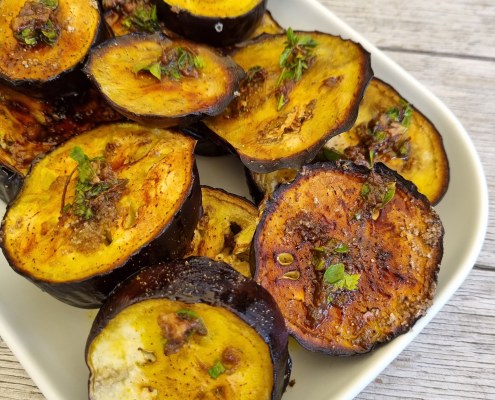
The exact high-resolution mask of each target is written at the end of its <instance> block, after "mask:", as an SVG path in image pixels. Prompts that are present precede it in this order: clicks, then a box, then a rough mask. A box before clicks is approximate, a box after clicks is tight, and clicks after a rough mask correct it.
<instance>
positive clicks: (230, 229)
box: [185, 186, 258, 278]
mask: <svg viewBox="0 0 495 400" xmlns="http://www.w3.org/2000/svg"><path fill="white" fill-rule="evenodd" d="M201 194H202V204H203V216H202V217H201V219H200V221H199V223H198V226H197V227H196V229H195V231H194V238H193V240H192V242H191V247H190V250H189V251H188V252H187V254H186V256H185V257H188V256H203V257H209V258H211V259H214V260H216V261H223V262H226V263H227V264H229V265H231V266H232V267H233V268H234V269H236V270H237V271H239V272H240V273H241V274H243V275H244V276H247V277H248V278H250V277H251V270H250V266H249V250H250V247H251V241H252V239H253V234H254V231H255V229H256V224H257V223H258V209H257V208H256V206H255V205H254V204H253V203H251V202H250V201H248V200H246V199H245V198H243V197H239V196H237V195H234V194H232V193H228V192H226V191H224V190H222V189H215V188H211V187H208V186H203V187H202V188H201Z"/></svg>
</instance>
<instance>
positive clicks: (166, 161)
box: [1, 123, 201, 308]
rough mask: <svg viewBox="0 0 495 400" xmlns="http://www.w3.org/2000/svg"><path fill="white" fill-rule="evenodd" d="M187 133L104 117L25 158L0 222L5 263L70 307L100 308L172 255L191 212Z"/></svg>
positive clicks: (189, 227) (188, 233) (194, 210)
mask: <svg viewBox="0 0 495 400" xmlns="http://www.w3.org/2000/svg"><path fill="white" fill-rule="evenodd" d="M194 145H195V141H194V140H192V139H190V138H188V137H186V136H184V135H181V134H179V133H177V132H172V131H170V130H166V129H158V128H146V127H142V126H139V125H137V124H134V123H117V124H109V125H103V126H101V127H99V128H96V129H94V130H91V131H88V132H85V133H82V134H80V135H78V136H75V137H73V138H71V139H70V140H68V141H67V142H65V143H63V144H61V145H60V146H58V147H56V148H55V149H54V150H53V151H51V152H50V153H48V154H47V155H45V157H43V158H42V159H40V160H39V161H37V162H36V163H34V164H33V165H32V168H31V170H30V172H29V173H28V175H27V176H26V178H25V180H24V183H23V185H22V187H21V190H20V191H19V193H18V194H17V196H16V197H15V199H14V200H13V201H12V202H11V203H10V204H9V205H8V207H7V211H6V213H5V215H4V218H3V221H2V228H1V243H2V250H3V253H4V255H5V257H6V259H7V261H8V263H9V264H10V266H11V267H12V268H13V269H14V271H16V272H17V273H19V274H20V275H22V276H24V277H25V278H27V279H28V280H30V281H31V282H33V283H34V284H35V285H37V286H38V287H40V288H41V289H43V290H44V291H46V292H47V293H49V294H51V295H52V296H54V297H56V298H58V299H59V300H61V301H63V302H65V303H68V304H70V305H73V306H77V307H82V308H95V307H99V306H100V305H101V304H102V302H103V301H104V300H105V298H106V296H107V295H108V293H110V291H111V290H112V289H113V288H114V287H115V285H116V284H117V283H118V282H120V281H121V280H123V279H124V278H126V277H128V276H129V275H131V274H133V273H135V272H136V271H137V270H139V269H140V268H142V267H143V266H145V265H148V264H150V263H156V262H159V261H162V260H166V259H168V258H175V257H181V256H182V255H183V254H184V252H185V251H186V249H187V246H188V245H189V242H190V241H191V239H192V237H193V233H194V228H195V227H196V225H197V223H198V220H199V217H200V213H201V189H200V185H199V177H198V171H197V168H196V163H195V158H194Z"/></svg>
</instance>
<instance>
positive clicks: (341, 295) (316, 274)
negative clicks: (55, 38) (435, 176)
mask: <svg viewBox="0 0 495 400" xmlns="http://www.w3.org/2000/svg"><path fill="white" fill-rule="evenodd" d="M443 235H444V230H443V226H442V223H441V221H440V219H439V216H438V215H437V213H436V212H435V210H434V209H433V208H432V207H431V205H430V203H429V201H428V199H427V198H426V197H425V196H423V195H422V194H420V193H419V192H418V191H417V190H416V188H415V186H414V185H413V184H411V183H410V182H409V181H406V180H404V179H403V178H402V177H400V175H398V174H397V173H395V172H394V171H392V170H390V169H389V168H387V167H386V166H385V165H384V164H376V165H375V167H374V169H373V171H371V170H369V169H368V168H366V167H362V166H357V165H355V164H351V163H340V162H339V163H323V164H312V165H310V166H307V167H303V169H302V171H301V173H300V174H299V175H298V176H297V177H296V179H295V180H294V181H293V182H292V183H291V184H288V185H282V186H280V187H279V188H278V189H277V190H276V191H275V193H274V194H273V197H272V199H271V200H269V201H268V202H267V203H266V207H265V209H264V212H263V214H262V216H261V221H260V223H259V225H258V227H257V230H256V233H255V236H254V239H253V250H252V252H251V255H252V262H253V266H254V267H255V274H254V277H255V280H256V281H257V282H258V283H260V284H261V285H262V286H263V287H265V288H266V289H267V290H268V291H269V292H270V293H271V294H272V295H273V297H274V298H275V300H276V301H277V303H278V305H279V307H280V309H281V311H282V314H283V315H284V318H285V320H286V323H287V327H288V329H289V333H290V334H291V335H293V336H294V338H295V339H296V340H297V341H298V342H299V343H300V344H301V345H302V346H304V347H305V348H307V349H309V350H312V351H321V352H324V353H326V354H331V355H350V354H355V353H364V352H368V351H370V350H371V349H372V348H373V347H374V346H375V345H377V344H378V343H383V342H387V341H389V340H391V339H392V338H394V337H395V336H397V335H399V334H401V333H404V332H406V331H408V330H409V329H410V328H411V327H412V326H413V325H414V323H415V322H416V320H417V319H418V318H420V317H421V316H422V315H423V314H424V313H425V312H426V310H427V308H428V307H429V305H430V304H431V301H432V298H433V294H434V291H435V288H436V282H437V273H438V269H439V265H440V262H441V259H442V255H443Z"/></svg>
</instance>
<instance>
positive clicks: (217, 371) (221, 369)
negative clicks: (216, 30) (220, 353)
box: [208, 361, 226, 379]
mask: <svg viewBox="0 0 495 400" xmlns="http://www.w3.org/2000/svg"><path fill="white" fill-rule="evenodd" d="M225 371H226V369H225V366H224V365H223V364H222V362H221V361H216V362H215V364H213V366H212V367H211V368H209V369H208V374H209V375H210V376H211V377H212V378H213V379H217V378H218V377H219V376H220V375H222V374H223V373H225Z"/></svg>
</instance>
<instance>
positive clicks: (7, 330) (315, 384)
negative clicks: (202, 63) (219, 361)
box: [0, 0, 488, 400]
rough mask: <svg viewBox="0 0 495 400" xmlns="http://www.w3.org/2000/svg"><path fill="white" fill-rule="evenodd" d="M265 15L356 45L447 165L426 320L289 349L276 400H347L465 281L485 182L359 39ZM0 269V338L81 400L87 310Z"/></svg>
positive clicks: (301, 19) (207, 165)
mask: <svg viewBox="0 0 495 400" xmlns="http://www.w3.org/2000/svg"><path fill="white" fill-rule="evenodd" d="M269 8H270V10H271V11H272V14H273V16H274V17H275V18H276V19H277V20H278V21H279V22H280V23H281V24H282V25H283V26H284V27H289V26H291V27H293V28H295V29H306V30H315V29H316V30H320V31H324V32H329V33H332V34H338V35H341V36H343V37H344V38H351V39H353V40H355V41H358V42H360V43H362V44H363V45H364V46H365V47H366V48H367V49H368V50H369V51H370V52H371V53H372V62H373V69H374V71H375V75H376V76H377V77H379V78H381V79H383V80H385V81H386V82H388V83H390V84H392V85H393V86H394V87H395V88H396V89H397V90H399V92H401V94H402V95H403V96H404V97H406V98H407V99H408V100H409V101H411V102H412V103H413V104H414V105H415V106H417V107H418V108H419V109H420V110H422V111H423V112H424V113H425V114H426V115H427V116H428V117H429V118H430V119H431V120H432V121H433V122H434V123H435V125H436V126H437V128H438V129H439V130H440V132H441V133H442V135H443V138H444V142H445V147H446V150H447V154H448V157H449V160H450V165H451V181H450V187H449V190H448V193H447V194H446V196H445V197H444V199H443V200H442V201H441V203H440V204H439V205H438V207H437V209H438V211H439V214H440V217H441V218H442V221H443V223H444V226H445V232H446V233H445V253H444V258H443V262H442V266H441V271H440V275H439V282H438V290H437V293H436V297H435V300H434V303H433V306H432V307H431V309H430V310H429V312H428V314H427V315H426V316H425V317H423V318H422V319H420V320H419V321H418V322H417V323H416V325H415V326H414V328H413V329H412V330H411V331H410V332H409V333H407V334H405V335H402V336H400V337H398V338H396V339H394V340H393V341H392V342H391V343H389V344H387V345H385V346H383V347H381V348H379V349H378V350H376V351H374V352H372V353H370V354H367V355H364V356H356V357H349V358H331V357H327V356H323V355H321V354H314V353H310V352H308V351H305V350H303V349H302V348H300V347H298V346H297V345H296V344H291V347H290V350H291V355H292V358H293V374H292V377H293V378H294V379H295V380H296V384H295V386H294V387H292V388H288V390H287V392H286V394H285V395H284V400H296V399H297V400H300V399H302V398H307V399H312V400H330V399H345V398H352V397H353V396H355V395H357V394H358V393H359V392H360V391H361V390H362V389H363V388H364V387H365V386H366V385H367V384H368V383H369V382H370V381H371V380H372V379H374V378H375V377H376V376H377V375H378V374H379V373H380V372H381V371H382V370H383V369H384V368H385V367H386V366H387V365H388V364H389V363H390V362H391V361H392V360H393V359H394V358H395V357H396V356H397V355H398V354H399V353H400V352H401V351H402V350H403V349H404V348H405V347H406V346H407V345H408V344H409V343H410V342H411V341H412V340H413V338H414V337H415V336H416V335H417V334H418V333H419V332H420V331H421V330H422V329H423V327H424V326H425V325H426V324H427V323H428V322H429V321H430V320H431V319H432V318H433V316H434V315H435V314H436V313H437V312H438V311H439V310H440V308H441V307H442V306H443V305H444V304H445V303H446V301H447V300H448V299H449V298H450V296H451V295H452V294H453V293H454V292H455V291H456V290H457V288H458V287H459V286H460V284H461V283H462V282H463V280H464V279H465V277H466V276H467V275H468V273H469V271H470V270H471V267H472V266H473V265H474V263H475V261H476V258H477V256H478V253H479V251H480V249H481V245H482V242H483V240H484V235H485V231H486V223H487V220H488V218H487V215H488V195H487V189H486V181H485V178H484V174H483V170H482V167H481V164H480V161H479V158H478V156H477V154H476V151H475V149H474V147H473V145H472V143H471V141H470V139H469V136H468V134H467V133H466V131H465V130H464V129H463V127H462V126H461V125H460V123H459V122H458V121H457V119H456V118H455V117H454V116H453V115H452V113H451V112H450V111H449V110H448V109H447V108H446V107H445V106H444V105H443V104H442V103H441V102H440V101H439V100H438V99H436V98H435V97H433V96H432V95H431V94H430V93H429V92H428V91H427V90H426V89H425V88H424V87H423V86H422V85H421V84H419V83H418V82H417V81H416V80H414V79H413V78H412V77H411V76H409V75H408V74H407V73H406V72H405V71H404V70H402V69H401V68H400V67H398V66H397V65H396V64H395V63H393V62H392V61H391V60H390V59H388V58H387V57H386V56H384V55H383V54H382V53H381V52H380V51H379V50H377V49H376V48H375V47H374V46H373V45H371V44H370V43H369V42H368V41H367V40H366V39H365V38H363V37H361V36H360V35H359V34H358V33H356V32H355V31H353V30H352V29H351V28H349V27H348V26H347V25H345V24H344V23H343V22H342V21H340V20H339V19H338V18H337V17H335V16H334V15H333V14H332V13H331V12H329V11H328V10H327V9H325V8H324V7H323V6H321V5H320V4H319V3H317V2H316V1H314V0H270V1H269ZM198 164H199V168H200V175H201V182H202V183H204V184H208V185H211V186H217V187H224V188H225V189H227V190H230V191H232V192H235V193H238V194H241V195H246V196H247V195H248V192H247V189H246V187H245V184H244V175H243V171H242V168H241V166H240V165H239V164H238V163H237V162H236V161H235V160H234V159H233V158H232V157H221V158H218V159H203V158H201V159H199V160H198ZM226 164H228V165H229V166H228V167H227V166H226ZM1 207H2V208H1V209H0V212H1V213H2V214H3V210H4V207H3V206H1ZM0 264H1V265H0V335H1V336H2V338H3V339H4V340H5V342H6V343H7V344H8V345H9V347H10V348H11V349H12V351H13V352H14V354H15V355H16V357H17V358H18V359H19V360H20V362H21V363H22V365H23V366H24V367H25V369H26V370H27V372H28V373H29V374H30V375H31V377H32V378H33V380H34V381H35V383H36V384H37V385H38V386H39V388H40V390H41V391H42V392H43V394H44V395H45V396H46V398H47V399H48V400H67V399H71V400H83V399H87V389H86V382H87V377H88V372H87V369H86V366H85V364H84V356H83V352H84V346H85V341H86V336H87V334H88V332H89V328H90V325H91V322H92V319H93V317H94V315H95V311H88V310H79V309H75V308H72V307H70V306H67V305H64V304H62V303H60V302H58V301H56V300H54V299H52V298H51V297H50V296H48V295H47V294H44V293H42V292H41V291H40V290H39V289H38V288H36V287H35V286H34V285H32V284H31V283H29V282H28V281H26V280H25V279H24V278H22V277H20V276H18V275H16V274H15V273H14V272H13V271H12V270H11V269H10V267H9V266H8V265H7V263H6V261H5V259H4V258H3V257H1V258H0ZM330 382H331V384H330Z"/></svg>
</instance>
